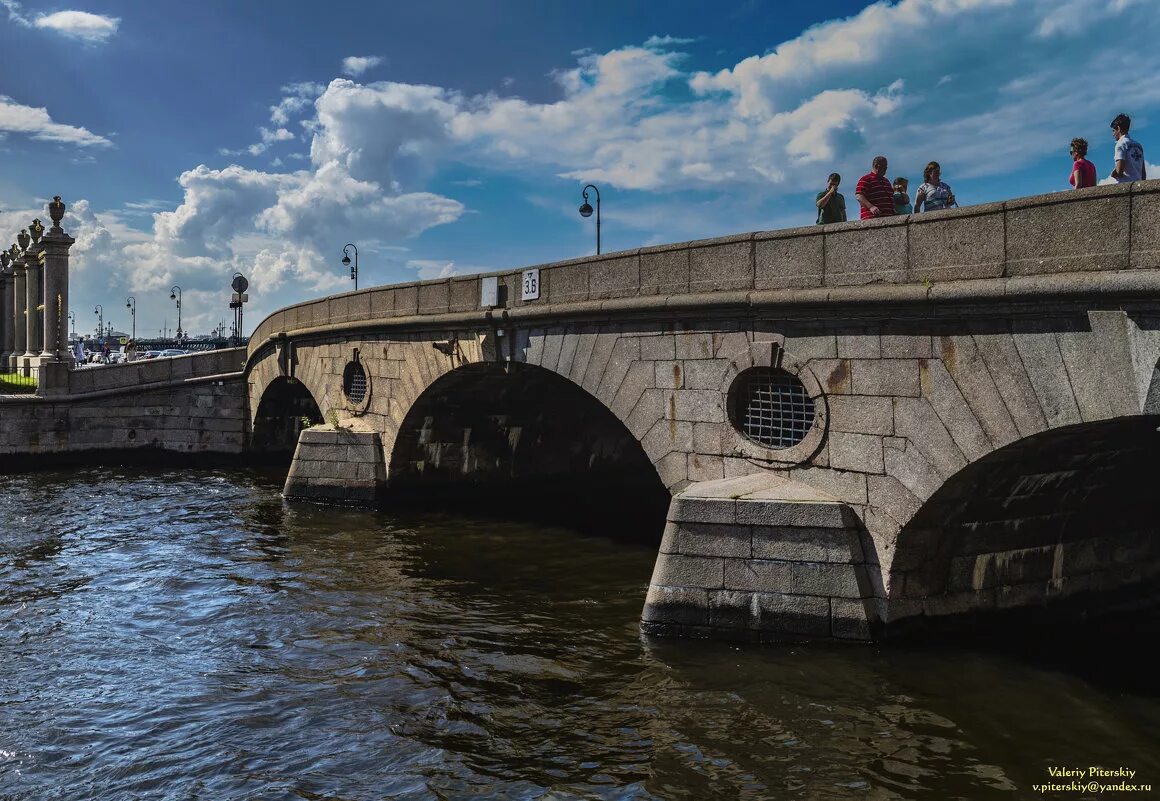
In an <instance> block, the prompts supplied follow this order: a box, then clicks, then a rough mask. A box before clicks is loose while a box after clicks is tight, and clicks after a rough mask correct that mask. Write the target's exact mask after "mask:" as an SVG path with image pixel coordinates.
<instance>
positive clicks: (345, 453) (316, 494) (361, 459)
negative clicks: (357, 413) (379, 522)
mask: <svg viewBox="0 0 1160 801" xmlns="http://www.w3.org/2000/svg"><path fill="white" fill-rule="evenodd" d="M386 482H387V467H386V462H385V460H384V458H383V445H382V440H381V439H380V438H379V435H378V433H376V432H374V431H356V430H352V429H348V428H335V427H334V426H331V425H322V426H315V427H313V428H304V429H302V431H301V433H300V434H299V435H298V447H297V448H296V449H295V450H294V461H293V462H291V463H290V472H289V474H288V475H287V476H286V484H285V486H284V487H283V489H282V495H283V496H284V497H285V498H287V499H291V500H308V501H322V502H325V503H337V504H342V505H345V506H364V507H368V508H373V507H374V506H376V505H377V504H378V502H379V499H380V498H381V497H382V493H383V490H384V488H385V487H386Z"/></svg>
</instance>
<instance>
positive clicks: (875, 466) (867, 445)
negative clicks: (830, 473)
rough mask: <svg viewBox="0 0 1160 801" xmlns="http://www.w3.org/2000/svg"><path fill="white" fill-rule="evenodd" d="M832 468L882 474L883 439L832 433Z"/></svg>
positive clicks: (830, 444)
mask: <svg viewBox="0 0 1160 801" xmlns="http://www.w3.org/2000/svg"><path fill="white" fill-rule="evenodd" d="M829 448H830V466H831V467H833V468H835V469H837V470H855V471H858V472H860V473H882V472H883V471H884V469H885V468H884V466H883V463H882V438H881V437H877V436H873V435H870V434H850V433H845V432H841V431H831V432H830V435H829Z"/></svg>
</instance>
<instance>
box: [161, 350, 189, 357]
mask: <svg viewBox="0 0 1160 801" xmlns="http://www.w3.org/2000/svg"><path fill="white" fill-rule="evenodd" d="M187 353H189V351H187V350H182V349H181V348H166V349H165V350H163V351H161V352H160V353H159V354H157V355H158V356H184V355H185V354H187Z"/></svg>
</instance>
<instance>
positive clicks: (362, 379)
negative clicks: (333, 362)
mask: <svg viewBox="0 0 1160 801" xmlns="http://www.w3.org/2000/svg"><path fill="white" fill-rule="evenodd" d="M342 391H343V393H344V394H345V395H346V397H347V398H349V399H350V402H351V403H362V402H363V401H364V400H365V399H366V396H367V374H366V372H365V371H364V370H363V366H362V365H361V364H359V363H358V362H351V363H350V364H348V365H347V366H346V369H345V370H343V371H342Z"/></svg>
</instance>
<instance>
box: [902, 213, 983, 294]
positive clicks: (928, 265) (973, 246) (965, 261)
mask: <svg viewBox="0 0 1160 801" xmlns="http://www.w3.org/2000/svg"><path fill="white" fill-rule="evenodd" d="M1003 233H1004V232H1003V204H1002V203H988V204H986V205H983V206H969V207H967V208H965V209H948V210H946V211H940V212H938V213H932V214H918V215H915V216H914V217H912V218H911V221H910V253H911V263H910V265H909V269H908V270H907V280H909V281H911V282H913V283H924V282H925V283H931V282H939V281H961V280H964V279H970V278H999V277H1001V276H1002V275H1003V262H1004V260H1005V254H1004V252H1003Z"/></svg>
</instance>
